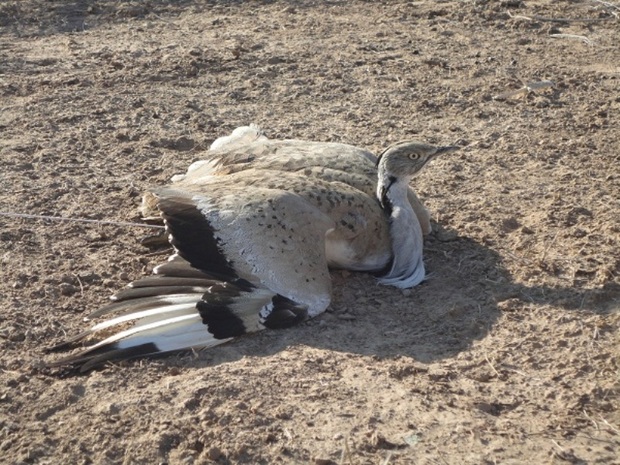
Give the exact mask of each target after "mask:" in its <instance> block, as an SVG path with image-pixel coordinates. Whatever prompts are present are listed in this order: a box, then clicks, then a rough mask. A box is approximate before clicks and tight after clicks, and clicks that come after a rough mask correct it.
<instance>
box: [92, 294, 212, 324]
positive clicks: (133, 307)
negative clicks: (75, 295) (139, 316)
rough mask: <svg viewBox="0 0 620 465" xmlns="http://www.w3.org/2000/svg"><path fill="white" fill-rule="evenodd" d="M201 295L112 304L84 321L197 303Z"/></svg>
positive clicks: (153, 298)
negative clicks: (115, 314)
mask: <svg viewBox="0 0 620 465" xmlns="http://www.w3.org/2000/svg"><path fill="white" fill-rule="evenodd" d="M202 295H203V293H185V294H168V295H164V296H157V295H154V296H151V297H142V298H135V299H131V300H123V301H120V302H113V303H111V304H108V305H106V306H104V307H101V308H100V309H99V310H97V311H94V312H92V313H91V314H90V315H88V316H87V317H86V318H85V320H86V321H89V320H94V319H95V318H99V317H101V316H104V315H108V314H110V313H117V312H123V311H140V310H147V309H149V308H154V307H160V306H162V305H175V304H180V303H189V302H194V303H196V302H198V301H199V300H200V299H201V297H202Z"/></svg>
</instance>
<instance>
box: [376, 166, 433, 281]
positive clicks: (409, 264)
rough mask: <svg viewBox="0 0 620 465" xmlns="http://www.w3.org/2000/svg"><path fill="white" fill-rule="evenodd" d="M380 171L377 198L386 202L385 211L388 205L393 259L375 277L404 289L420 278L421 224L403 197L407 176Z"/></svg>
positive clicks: (422, 276)
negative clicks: (390, 264) (385, 269)
mask: <svg viewBox="0 0 620 465" xmlns="http://www.w3.org/2000/svg"><path fill="white" fill-rule="evenodd" d="M381 171H382V170H381V169H380V176H379V183H378V186H377V197H378V198H379V201H380V202H382V204H385V203H389V205H384V208H387V209H388V211H389V208H390V207H391V213H390V237H391V239H392V255H393V261H392V267H391V269H390V271H389V272H388V273H387V274H386V275H385V276H383V277H381V278H379V282H380V283H381V284H389V285H392V286H396V287H399V288H401V289H406V288H409V287H413V286H415V285H417V284H419V283H421V282H422V281H423V280H424V276H425V271H424V262H423V260H422V257H423V253H422V248H423V245H424V239H423V234H422V227H421V226H420V222H419V221H418V218H417V216H416V214H415V212H414V211H413V208H412V207H411V204H410V203H409V200H408V198H407V190H408V188H409V179H407V178H403V179H396V180H395V179H394V178H393V177H390V176H389V175H387V174H386V173H382V172H381ZM384 189H387V192H385V193H383V191H384ZM382 197H383V198H382Z"/></svg>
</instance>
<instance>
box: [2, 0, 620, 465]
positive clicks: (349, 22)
mask: <svg viewBox="0 0 620 465" xmlns="http://www.w3.org/2000/svg"><path fill="white" fill-rule="evenodd" d="M616 5H618V3H616ZM619 13H620V10H619V8H618V6H614V5H613V4H610V3H607V4H605V3H604V2H597V1H553V0H548V1H544V0H540V1H527V2H520V1H501V2H500V1H463V2H456V1H453V2H446V1H443V2H440V1H436V2H433V1H426V2H424V1H422V2H401V1H393V2H370V1H366V2H364V1H335V0H334V1H319V0H315V1H312V0H306V1H304V0H300V1H296V2H294V1H291V2H284V1H262V2H260V1H198V0H186V1H165V0H143V1H137V0H133V1H124V2H120V1H104V0H99V1H86V0H74V1H64V0H54V1H43V0H20V1H6V0H5V1H3V2H2V3H0V27H1V30H0V95H1V100H0V106H1V112H0V157H1V158H0V164H1V173H0V180H1V182H0V210H1V211H3V212H21V213H30V214H43V215H56V216H65V217H79V218H91V219H102V220H115V221H131V222H139V221H140V218H139V215H138V212H137V206H138V204H139V198H140V193H141V192H142V191H143V190H144V189H146V188H147V187H148V186H153V185H161V184H163V183H165V182H166V181H167V180H168V179H169V178H170V177H171V176H172V175H173V174H175V173H179V172H182V171H184V170H185V168H186V167H187V166H188V165H189V164H190V163H191V162H193V161H195V160H198V159H200V157H201V152H202V151H203V150H205V149H206V148H207V147H208V145H209V143H210V142H211V141H212V140H213V139H214V138H216V137H218V136H221V135H224V134H226V133H228V132H229V131H230V130H231V129H233V128H235V127H237V126H239V125H244V124H247V123H249V122H255V123H258V124H260V125H262V126H263V127H264V128H265V129H266V131H267V133H268V135H269V136H271V137H273V138H285V137H286V138H303V139H315V140H322V141H339V142H347V143H353V144H356V145H360V146H364V147H368V148H370V149H372V150H374V151H379V150H381V149H382V148H383V147H385V146H386V145H387V144H389V143H392V142H396V141H398V140H402V139H408V138H418V139H422V140H426V141H430V142H439V143H454V142H458V143H459V144H461V145H462V146H463V147H464V148H463V149H462V150H461V151H460V152H458V153H456V154H452V155H450V156H446V157H445V158H444V159H440V160H437V161H436V162H434V163H433V164H432V165H431V166H430V167H429V168H428V169H427V170H426V172H425V173H424V175H423V176H422V177H420V178H419V179H418V180H417V181H416V186H417V189H418V191H419V193H420V195H421V197H422V198H424V199H425V201H426V203H427V205H428V206H429V207H430V208H431V209H432V211H433V216H434V219H435V225H434V227H435V230H436V231H435V232H434V233H433V234H432V235H431V236H430V237H429V238H428V240H427V242H426V264H427V268H428V270H429V271H430V277H429V279H428V281H427V282H426V283H424V284H423V285H421V286H419V287H417V288H415V289H413V290H411V291H405V292H402V291H399V290H397V289H394V288H388V287H381V286H378V285H377V284H376V283H375V281H374V280H373V278H372V277H370V276H367V275H363V274H355V273H343V272H334V273H333V275H334V281H335V291H334V299H333V303H332V305H331V307H330V309H329V311H328V312H327V313H326V314H324V315H323V316H321V317H319V318H317V319H315V320H313V321H310V322H308V323H307V324H305V325H302V326H301V327H297V328H294V329H291V330H286V331H265V332H263V333H261V334H256V335H253V336H249V337H245V338H243V339H240V340H238V341H235V342H233V343H230V344H227V345H223V346H219V347H216V348H214V349H212V350H209V351H205V352H202V353H195V354H182V355H180V356H172V357H168V358H163V359H158V360H146V361H145V360H143V361H133V362H125V363H119V364H116V365H109V366H107V367H105V368H104V369H101V370H99V371H95V372H91V373H88V374H86V375H67V374H66V373H65V372H63V371H62V370H52V369H48V368H46V367H45V366H44V362H45V361H49V360H53V359H54V355H47V354H45V352H44V349H45V348H46V347H49V346H50V345H52V344H54V343H58V342H60V341H61V340H62V339H63V337H64V336H65V335H67V334H75V333H76V332H78V331H80V330H82V329H84V328H85V327H86V324H85V323H84V322H83V321H82V316H83V315H85V314H86V313H87V312H90V311H92V310H94V309H96V308H97V307H98V306H100V305H102V304H104V303H105V302H106V299H107V297H108V296H109V295H110V294H111V293H112V292H113V291H114V290H116V289H119V288H122V287H123V286H124V285H126V284H127V283H128V282H129V281H130V280H131V279H135V278H138V277H140V276H143V275H144V274H146V273H148V272H149V271H150V270H151V269H152V267H153V266H155V265H156V264H157V263H159V262H161V261H162V260H163V259H164V256H162V255H158V254H157V253H156V251H155V253H154V252H153V250H150V249H147V248H145V247H144V246H142V245H141V244H140V239H141V237H142V236H144V235H145V234H146V233H147V232H148V231H146V230H144V229H138V228H132V227H125V226H103V225H91V224H83V223H61V222H53V221H42V220H25V219H17V218H10V217H6V216H2V217H0V260H1V268H0V273H1V277H2V279H1V283H0V305H1V314H0V348H1V355H0V454H1V455H0V457H1V458H0V462H2V463H10V464H18V463H20V464H21V463H24V464H25V463H39V464H73V463H75V464H89V463H94V464H120V463H124V464H156V463H162V464H163V463H169V464H192V463H212V462H213V463H220V464H236V463H245V464H278V463H281V464H306V463H310V464H318V465H320V464H323V465H326V464H431V463H432V464H521V463H531V464H612V463H614V464H618V463H620V455H619V454H620V413H619V408H620V400H619V393H620V384H619V377H618V369H619V359H618V355H619V343H620V341H619V340H618V339H619V336H618V335H619V330H618V327H619V323H620V250H619V247H620V226H619V224H618V219H619V217H620V200H619V199H620V168H619V163H620V130H619V124H620V121H619V112H620V92H619V90H620V22H619V20H618V15H619ZM554 18H555V19H561V18H564V20H557V21H552V19H554ZM557 34H570V35H560V36H556V35H557ZM575 36H581V37H582V38H580V37H575ZM586 39H587V40H586ZM545 80H550V81H553V83H554V87H542V88H540V89H537V90H534V91H532V92H529V93H526V92H523V93H522V94H519V95H514V96H511V97H510V96H506V95H504V96H502V94H505V93H506V92H510V91H512V90H518V89H520V88H522V87H523V82H532V81H545ZM522 81H523V82H522ZM498 96H499V97H500V98H496V97H498Z"/></svg>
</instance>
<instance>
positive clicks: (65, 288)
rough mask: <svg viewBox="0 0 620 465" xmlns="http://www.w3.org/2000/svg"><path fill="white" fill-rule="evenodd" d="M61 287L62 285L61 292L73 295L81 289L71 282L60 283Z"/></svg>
mask: <svg viewBox="0 0 620 465" xmlns="http://www.w3.org/2000/svg"><path fill="white" fill-rule="evenodd" d="M59 287H60V293H61V294H62V295H64V296H70V295H73V294H75V293H76V292H78V290H79V289H78V288H77V287H75V286H74V285H73V284H69V283H60V286H59Z"/></svg>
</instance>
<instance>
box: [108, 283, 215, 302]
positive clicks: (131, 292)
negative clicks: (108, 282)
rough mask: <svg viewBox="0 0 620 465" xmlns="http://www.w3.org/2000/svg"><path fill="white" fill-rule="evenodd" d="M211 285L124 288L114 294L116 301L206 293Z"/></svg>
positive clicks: (113, 298)
mask: <svg viewBox="0 0 620 465" xmlns="http://www.w3.org/2000/svg"><path fill="white" fill-rule="evenodd" d="M210 287H211V286H153V287H138V288H129V289H123V290H122V291H119V292H117V293H116V294H115V295H114V296H112V300H114V301H126V300H129V299H138V298H141V297H156V296H163V295H166V294H204V293H205V292H207V291H208V290H209V288H210Z"/></svg>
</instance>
